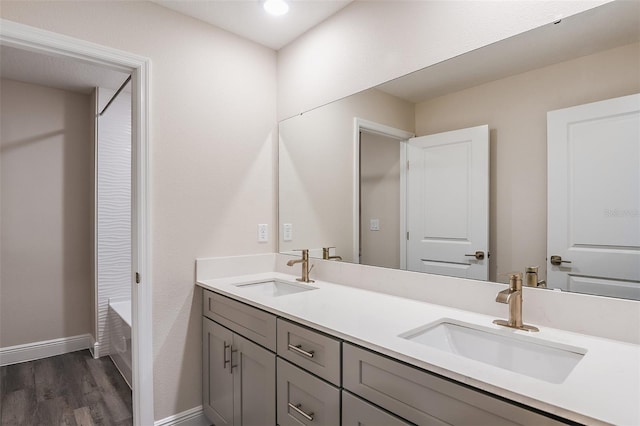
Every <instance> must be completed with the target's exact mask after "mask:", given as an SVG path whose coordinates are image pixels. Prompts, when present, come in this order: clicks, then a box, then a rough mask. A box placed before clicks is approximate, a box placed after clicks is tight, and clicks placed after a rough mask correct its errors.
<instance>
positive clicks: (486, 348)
mask: <svg viewBox="0 0 640 426" xmlns="http://www.w3.org/2000/svg"><path fill="white" fill-rule="evenodd" d="M507 333H509V334H507ZM399 337H402V338H403V339H407V340H410V341H412V342H415V343H419V344H422V345H426V346H429V347H432V348H435V349H438V350H441V351H445V352H449V353H451V354H455V355H459V356H462V357H465V358H468V359H472V360H475V361H480V362H483V363H485V364H489V365H493V366H495V367H499V368H503V369H506V370H510V371H513V372H514V373H519V374H524V375H526V376H529V377H534V378H536V379H540V380H544V381H547V382H550V383H562V382H564V380H565V379H566V378H567V376H568V375H569V373H571V371H572V370H573V368H574V367H575V366H576V365H577V364H578V363H579V362H580V360H581V359H582V357H583V356H584V355H585V354H586V352H587V350H586V349H583V348H578V347H574V346H569V345H563V344H557V343H552V342H548V341H546V340H542V339H538V338H534V337H529V336H523V335H518V334H513V331H511V330H494V329H491V328H485V327H481V326H476V325H472V324H468V323H464V322H461V321H456V320H451V319H443V320H440V321H437V322H435V323H432V324H428V325H426V326H422V327H419V328H416V329H413V330H410V331H408V332H406V333H403V334H400V336H399Z"/></svg>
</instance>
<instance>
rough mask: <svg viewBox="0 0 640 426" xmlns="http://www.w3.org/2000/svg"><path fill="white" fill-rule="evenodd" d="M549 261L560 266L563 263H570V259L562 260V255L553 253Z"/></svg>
mask: <svg viewBox="0 0 640 426" xmlns="http://www.w3.org/2000/svg"><path fill="white" fill-rule="evenodd" d="M550 262H551V264H552V265H556V266H561V265H562V264H563V263H571V261H570V260H562V256H558V255H553V256H551V259H550Z"/></svg>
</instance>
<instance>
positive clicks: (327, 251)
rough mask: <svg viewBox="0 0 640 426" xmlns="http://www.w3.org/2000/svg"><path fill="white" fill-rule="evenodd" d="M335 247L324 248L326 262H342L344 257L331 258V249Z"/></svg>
mask: <svg viewBox="0 0 640 426" xmlns="http://www.w3.org/2000/svg"><path fill="white" fill-rule="evenodd" d="M332 248H335V247H323V248H322V258H323V259H324V260H342V256H331V249H332Z"/></svg>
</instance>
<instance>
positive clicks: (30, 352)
mask: <svg viewBox="0 0 640 426" xmlns="http://www.w3.org/2000/svg"><path fill="white" fill-rule="evenodd" d="M91 346H93V336H91V334H89V333H87V334H80V335H78V336H71V337H62V338H60V339H52V340H43V341H41V342H33V343H26V344H24V345H16V346H9V347H6V348H0V366H5V365H11V364H18V363H20V362H27V361H34V360H36V359H42V358H49V357H50V356H56V355H62V354H66V353H69V352H75V351H81V350H83V349H89V348H91Z"/></svg>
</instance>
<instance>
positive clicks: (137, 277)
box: [136, 272, 140, 284]
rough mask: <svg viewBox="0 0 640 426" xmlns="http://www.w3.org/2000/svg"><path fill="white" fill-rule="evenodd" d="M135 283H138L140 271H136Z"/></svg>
mask: <svg viewBox="0 0 640 426" xmlns="http://www.w3.org/2000/svg"><path fill="white" fill-rule="evenodd" d="M136 284H140V273H139V272H136Z"/></svg>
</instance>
